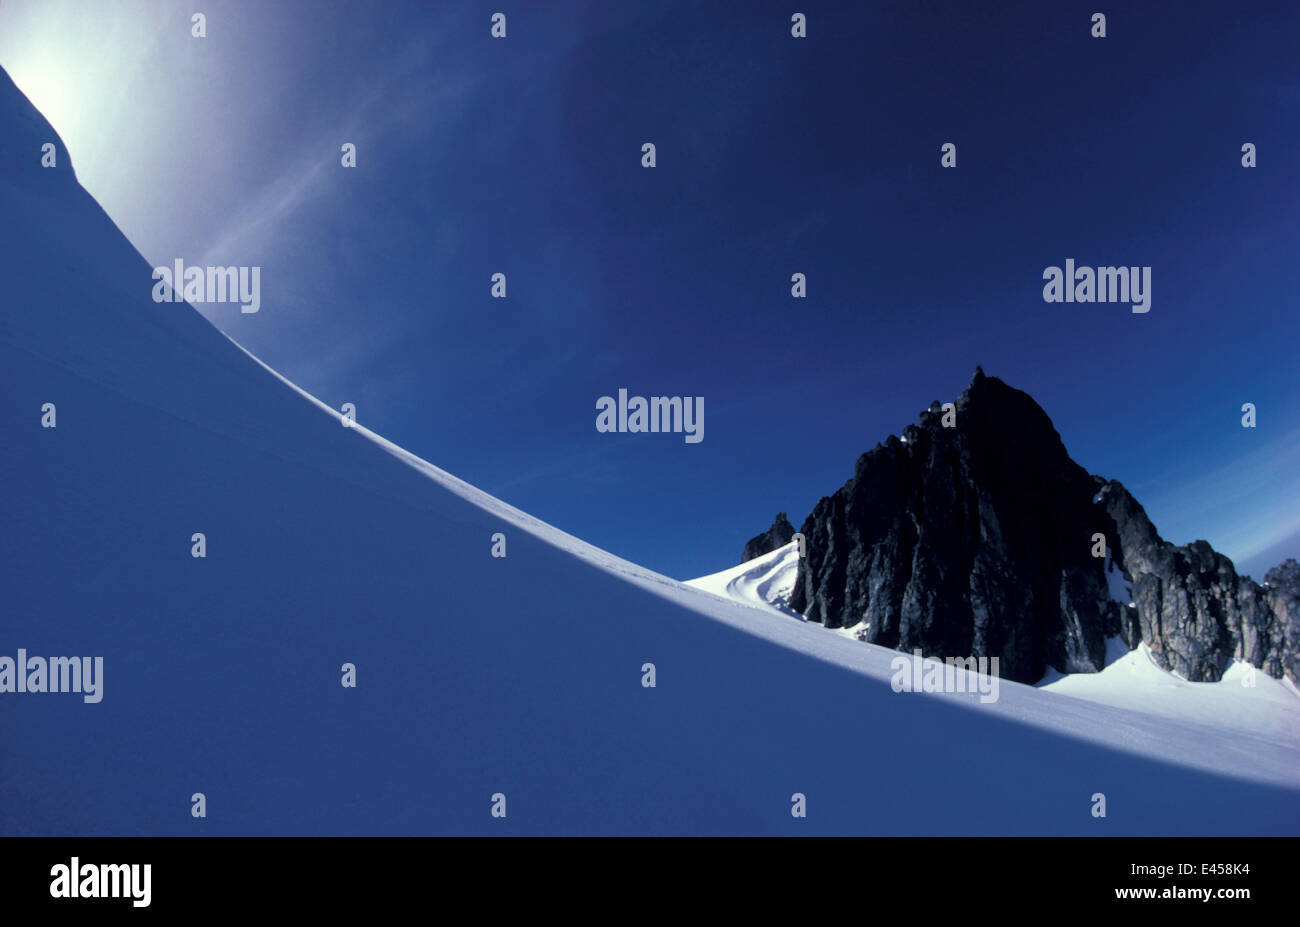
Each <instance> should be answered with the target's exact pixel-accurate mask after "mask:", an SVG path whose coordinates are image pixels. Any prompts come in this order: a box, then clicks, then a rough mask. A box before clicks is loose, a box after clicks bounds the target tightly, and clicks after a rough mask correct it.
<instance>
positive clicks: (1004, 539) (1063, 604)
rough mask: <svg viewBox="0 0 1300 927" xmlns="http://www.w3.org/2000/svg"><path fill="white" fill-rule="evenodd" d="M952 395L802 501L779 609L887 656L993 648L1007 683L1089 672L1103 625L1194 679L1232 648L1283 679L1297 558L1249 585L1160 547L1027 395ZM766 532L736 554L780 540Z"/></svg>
mask: <svg viewBox="0 0 1300 927" xmlns="http://www.w3.org/2000/svg"><path fill="white" fill-rule="evenodd" d="M954 407H955V421H954V420H953V419H954V416H952V415H948V416H946V417H945V415H944V413H943V407H942V404H941V403H938V402H935V403H932V404H931V405H930V406H929V407H928V408H927V409H926V410H925V411H923V412H922V413H921V414H920V416H919V419H918V421H917V423H915V424H912V425H909V426H907V427H906V428H905V429H904V430H903V434H902V437H901V438H898V437H892V436H891V437H890V438H889V439H887V440H886V441H885V442H883V443H882V444H878V445H877V446H876V447H875V448H873V449H871V450H870V451H867V452H866V453H865V454H863V455H862V456H861V457H859V458H858V461H857V463H856V466H855V467H854V472H853V477H852V479H850V480H849V481H848V482H846V483H845V484H844V486H842V487H841V488H840V489H839V490H838V491H837V492H835V493H834V494H833V495H831V496H827V497H825V498H823V499H821V500H820V501H819V502H818V503H817V505H816V506H815V507H814V508H813V511H812V513H811V514H809V516H808V517H807V518H806V519H805V520H804V523H803V525H802V527H801V529H800V530H801V531H802V533H803V534H804V536H805V537H806V538H807V556H806V557H805V558H803V559H802V560H801V561H800V564H799V575H798V578H797V580H796V584H795V589H794V593H793V595H792V597H791V602H790V605H791V607H793V608H794V609H796V610H797V611H799V612H801V613H803V614H804V615H805V617H807V618H809V619H810V620H813V621H817V622H821V623H822V624H825V625H826V626H827V627H849V628H855V629H857V635H858V636H859V637H860V638H861V639H863V640H866V641H871V642H873V643H877V644H881V645H884V646H888V647H895V648H897V649H899V650H903V651H910V650H912V649H913V648H917V647H919V648H920V649H921V650H922V651H924V652H925V654H926V655H927V656H938V657H948V656H962V657H965V656H990V657H991V656H997V657H999V658H1000V664H1001V671H1002V674H1003V675H1004V676H1006V677H1008V678H1011V679H1014V680H1017V681H1020V682H1037V681H1038V680H1039V679H1040V678H1042V676H1043V673H1044V672H1045V670H1046V669H1047V668H1048V667H1049V666H1050V667H1054V668H1055V669H1057V670H1060V671H1061V672H1095V671H1097V670H1100V669H1101V668H1102V666H1103V665H1104V659H1105V639H1106V638H1107V637H1110V636H1114V635H1117V634H1118V635H1122V636H1123V638H1124V640H1125V641H1126V642H1127V643H1128V644H1129V646H1131V647H1133V646H1137V644H1138V642H1139V641H1146V642H1147V643H1148V645H1149V646H1150V648H1151V650H1152V653H1153V654H1154V656H1155V658H1156V659H1157V660H1158V661H1159V662H1160V663H1161V664H1162V665H1163V666H1165V668H1167V669H1172V670H1174V671H1176V672H1178V673H1180V674H1181V675H1183V676H1185V677H1186V678H1188V679H1190V680H1193V681H1200V680H1214V679H1218V678H1219V677H1220V676H1221V675H1222V673H1223V670H1224V669H1225V668H1226V666H1227V664H1228V662H1229V661H1230V660H1231V659H1233V658H1238V659H1245V660H1248V661H1249V662H1251V663H1253V664H1254V665H1256V666H1259V667H1261V668H1263V669H1264V670H1265V671H1267V672H1269V673H1270V674H1271V675H1274V676H1281V675H1282V674H1283V673H1284V672H1286V673H1289V674H1290V675H1291V676H1292V678H1293V679H1294V678H1296V674H1297V671H1300V667H1298V666H1297V665H1296V652H1297V645H1298V644H1300V631H1298V629H1297V627H1296V623H1297V621H1300V594H1297V590H1300V577H1297V573H1300V567H1294V566H1293V567H1291V568H1289V569H1288V568H1286V567H1285V565H1284V566H1283V567H1278V568H1277V569H1276V570H1275V571H1273V572H1271V573H1270V576H1273V575H1274V574H1276V577H1277V582H1276V583H1273V582H1272V581H1271V580H1266V581H1268V582H1270V584H1271V586H1270V588H1261V587H1260V586H1258V585H1256V584H1255V583H1254V582H1253V581H1251V580H1249V579H1246V578H1239V577H1238V576H1237V575H1236V572H1235V570H1234V568H1233V565H1232V562H1231V561H1230V560H1228V559H1227V558H1226V557H1224V556H1223V555H1222V554H1218V553H1216V552H1215V551H1214V550H1213V548H1211V547H1210V545H1209V544H1207V543H1205V542H1204V541H1198V542H1196V543H1194V544H1191V545H1186V546H1183V547H1175V546H1174V545H1172V544H1169V543H1167V542H1165V541H1164V540H1163V539H1161V538H1160V536H1159V534H1158V533H1157V532H1156V529H1155V527H1154V525H1152V524H1151V522H1150V520H1149V519H1148V518H1147V516H1146V513H1145V511H1144V510H1143V509H1142V506H1141V505H1140V504H1138V502H1137V500H1136V499H1134V498H1133V497H1132V495H1131V494H1129V492H1128V491H1127V490H1126V489H1125V488H1124V487H1123V486H1122V485H1121V484H1119V483H1118V482H1115V481H1107V480H1105V479H1103V478H1101V477H1098V476H1093V475H1091V474H1089V473H1088V472H1087V471H1085V470H1084V469H1083V468H1082V467H1080V466H1079V465H1078V464H1076V463H1075V462H1074V461H1073V460H1072V459H1071V458H1070V456H1069V453H1068V452H1067V450H1066V448H1065V445H1064V443H1063V442H1062V440H1061V437H1060V435H1059V434H1058V433H1057V431H1056V428H1055V427H1054V426H1053V424H1052V421H1051V419H1050V418H1049V417H1048V415H1047V413H1046V412H1045V411H1043V409H1042V408H1041V407H1040V406H1039V405H1038V403H1036V402H1035V401H1034V400H1033V399H1032V398H1031V397H1030V396H1029V395H1028V394H1026V393H1024V392H1022V391H1020V390H1018V389H1015V388H1013V387H1011V386H1008V385H1007V384H1006V383H1004V382H1003V381H1001V380H999V379H998V378H997V377H990V376H988V375H986V374H985V373H984V371H983V370H982V369H980V368H976V370H975V375H974V377H973V378H972V380H971V383H970V386H968V387H967V389H966V390H965V391H964V392H962V394H961V395H960V396H958V397H957V399H956V400H955V402H954ZM945 422H946V424H945ZM782 520H783V519H780V518H778V524H779V523H780V522H781V521H782ZM777 527H778V525H774V526H773V528H772V529H770V530H769V532H767V533H766V534H763V535H759V536H758V537H756V538H754V539H753V540H752V541H751V542H750V544H747V545H746V547H745V557H746V559H749V558H750V557H752V556H758V555H759V554H761V553H766V552H767V551H769V550H772V549H774V548H775V547H778V546H781V544H784V543H786V542H788V541H789V539H790V537H791V536H792V531H790V532H787V531H784V530H783V531H781V532H780V533H779V534H775V535H774V534H773V533H774V532H776V530H777ZM1098 535H1100V536H1102V537H1104V539H1105V543H1104V545H1103V548H1102V556H1100V557H1098V556H1096V555H1095V554H1096V553H1097V551H1098V550H1099V547H1098V544H1097V542H1096V538H1097V536H1098ZM778 539H779V541H780V543H775V541H776V540H778ZM1112 562H1113V565H1114V569H1115V570H1117V571H1119V574H1120V575H1122V576H1123V582H1124V583H1126V584H1127V585H1129V586H1130V587H1131V589H1132V595H1131V596H1128V595H1124V596H1122V598H1123V599H1124V600H1125V601H1117V600H1116V599H1115V598H1113V593H1112V591H1111V590H1112V589H1113V588H1115V586H1114V584H1113V583H1111V582H1108V577H1107V572H1106V570H1107V566H1108V565H1109V564H1111V563H1112ZM1290 563H1292V564H1294V561H1290ZM1114 578H1115V577H1113V576H1112V579H1114ZM1130 599H1131V601H1132V602H1133V605H1132V606H1130V605H1129V602H1128V600H1130Z"/></svg>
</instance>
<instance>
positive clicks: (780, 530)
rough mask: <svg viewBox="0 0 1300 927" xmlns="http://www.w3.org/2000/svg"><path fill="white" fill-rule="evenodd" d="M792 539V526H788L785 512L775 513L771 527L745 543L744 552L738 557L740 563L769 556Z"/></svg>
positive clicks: (788, 522)
mask: <svg viewBox="0 0 1300 927" xmlns="http://www.w3.org/2000/svg"><path fill="white" fill-rule="evenodd" d="M793 537H794V525H792V524H790V520H789V519H788V518H786V515H785V512H777V513H776V521H774V522H772V527H770V528H768V529H767V530H766V531H764V532H763V533H762V534H758V535H755V536H754V537H752V538H750V539H749V540H748V541H746V542H745V550H744V553H742V554H741V555H740V562H741V563H745V562H746V561H748V560H753V559H754V558H755V557H761V556H763V555H764V554H770V553H771V552H772V551H774V550H776V549H777V548H778V547H785V545H787V544H789V543H790V539H791V538H793Z"/></svg>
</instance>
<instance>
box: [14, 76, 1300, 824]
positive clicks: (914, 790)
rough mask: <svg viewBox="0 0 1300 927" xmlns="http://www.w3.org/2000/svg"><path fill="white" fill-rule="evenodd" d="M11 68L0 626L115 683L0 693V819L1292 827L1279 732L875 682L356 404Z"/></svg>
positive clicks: (1042, 695)
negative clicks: (129, 206)
mask: <svg viewBox="0 0 1300 927" xmlns="http://www.w3.org/2000/svg"><path fill="white" fill-rule="evenodd" d="M15 93H16V91H15V90H14V88H13V87H12V85H11V84H10V82H9V81H8V78H7V76H4V75H3V74H0V223H3V227H4V229H5V247H4V248H3V250H2V251H0V275H2V276H0V280H2V281H3V283H2V284H0V429H2V432H0V433H2V434H3V438H2V439H0V440H2V442H3V443H2V445H0V447H2V450H0V485H2V486H3V491H2V492H0V654H15V653H16V651H17V649H18V648H25V649H27V650H28V651H29V652H30V653H33V654H43V655H47V656H55V655H60V656H61V655H94V656H102V657H103V660H104V684H103V692H104V695H103V701H102V702H100V703H99V704H93V705H92V704H85V703H83V701H82V700H81V698H80V697H79V696H75V695H55V694H16V693H5V694H0V833H3V834H135V833H146V834H283V833H288V834H522V833H528V834H628V833H656V834H749V833H756V834H937V833H945V834H1034V833H1047V834H1178V833H1198V834H1211V833H1224V834H1234V833H1246V834H1287V833H1294V832H1295V831H1296V822H1297V816H1298V812H1300V775H1298V774H1297V770H1298V769H1300V762H1298V761H1300V750H1298V749H1297V747H1296V745H1295V743H1294V742H1277V743H1267V744H1265V743H1257V742H1253V741H1252V742H1247V741H1246V740H1244V739H1243V738H1240V737H1235V736H1229V735H1227V734H1224V733H1223V732H1218V731H1214V730H1209V731H1208V732H1207V733H1205V734H1204V736H1202V737H1200V738H1199V739H1198V740H1193V739H1192V738H1191V737H1190V736H1187V733H1186V730H1185V729H1183V728H1179V727H1176V726H1175V725H1173V724H1172V723H1171V722H1169V721H1168V720H1167V719H1162V718H1154V717H1152V716H1151V715H1149V714H1145V713H1141V712H1134V711H1131V710H1128V709H1125V708H1121V707H1113V706H1105V705H1099V704H1095V703H1090V702H1087V701H1083V700H1080V699H1076V698H1069V697H1065V696H1060V695H1056V694H1054V693H1052V692H1044V691H1041V690H1036V689H1034V688H1032V687H1026V686H1014V685H1012V684H1009V683H1004V684H1003V686H1002V690H1001V698H1000V699H999V701H998V702H996V703H993V704H990V705H983V706H981V705H978V704H977V702H976V701H975V699H974V698H973V697H971V696H962V695H948V696H929V695H923V694H907V693H903V694H900V693H895V692H893V691H892V689H891V688H890V685H889V678H890V675H891V671H890V667H889V660H890V659H891V657H892V656H893V654H892V652H889V651H883V650H881V649H879V648H874V647H869V646H863V645H861V644H858V643H855V642H852V641H847V640H843V639H840V638H839V637H837V636H835V635H829V634H826V633H825V632H824V631H823V630H821V629H820V628H816V627H810V626H807V625H805V624H803V623H802V622H798V621H793V620H791V619H790V617H789V616H787V615H783V614H779V613H777V612H775V611H773V610H771V609H769V608H765V607H756V606H755V605H753V604H752V602H750V603H748V604H743V603H741V602H735V601H728V600H724V599H722V598H719V597H718V596H716V595H712V594H710V593H708V592H706V591H703V590H701V589H699V588H694V587H692V586H688V585H685V584H682V583H679V582H676V581H674V580H671V579H668V578H667V577H664V576H661V575H658V574H656V573H653V572H651V571H649V570H646V569H644V568H641V567H639V566H636V565H635V564H632V563H628V562H627V561H624V560H621V559H620V558H618V557H616V556H614V555H612V554H610V553H607V552H605V551H601V550H599V549H597V548H594V547H592V546H591V545H589V544H586V543H584V542H582V541H580V540H578V539H576V538H574V537H572V536H570V535H567V534H565V533H563V532H561V531H559V530H557V529H555V528H552V527H551V526H549V525H546V524H544V523H542V522H540V521H538V520H536V519H534V518H531V517H530V516H528V515H526V514H525V513H523V512H520V511H518V510H517V509H514V508H513V507H511V506H509V505H507V504H505V503H504V502H501V501H499V500H497V499H494V498H492V497H490V496H488V495H486V494H484V493H482V492H480V491H479V490H476V489H475V488H473V487H472V486H470V485H468V484H467V483H465V482H463V481H461V480H458V479H456V478H455V477H453V476H451V475H450V474H447V473H445V472H443V471H441V470H439V469H438V468H437V467H434V466H433V465H431V464H429V463H427V462H425V461H422V460H420V459H418V458H416V457H414V456H413V455H411V454H409V453H407V452H406V451H403V450H402V449H401V448H399V447H397V446H395V445H393V444H391V443H389V442H387V441H385V440H384V439H382V438H381V437H379V436H378V435H375V434H373V433H371V432H370V431H368V430H367V429H365V428H364V427H356V428H345V427H342V425H341V423H340V418H339V415H338V414H337V413H336V412H334V411H332V410H330V409H328V408H327V407H325V406H324V405H322V404H321V403H319V402H316V401H315V400H313V399H312V398H311V397H309V396H306V395H305V394H303V393H302V392H301V391H299V390H297V389H295V388H293V387H292V386H291V385H290V384H288V383H287V382H286V381H284V380H283V379H282V378H280V377H278V376H277V375H276V374H274V373H273V372H272V371H270V370H269V369H267V368H266V367H265V366H263V365H261V364H260V363H258V362H257V361H256V360H255V359H253V358H252V357H251V356H249V355H248V354H246V353H245V352H243V351H242V350H241V349H239V348H238V347H237V346H236V345H234V344H233V343H232V342H231V341H229V340H228V339H227V338H225V337H223V336H222V335H221V334H220V333H219V332H218V331H217V330H216V329H215V328H213V327H212V326H211V325H209V324H208V323H207V322H206V321H205V320H204V319H203V318H202V317H201V316H200V315H199V314H198V313H196V312H194V311H193V310H192V309H190V308H189V307H187V306H184V305H173V304H167V303H162V304H157V303H154V302H153V301H152V299H151V297H150V293H151V289H152V280H151V277H150V268H149V267H148V265H147V264H146V263H145V261H144V260H143V259H142V258H141V257H140V256H139V254H138V253H136V252H135V250H134V249H133V248H132V247H131V245H130V244H129V243H128V242H127V241H126V240H125V238H123V236H122V235H121V234H120V233H119V232H118V231H117V229H116V228H115V227H114V226H113V225H112V223H111V221H110V220H109V219H108V217H107V216H106V215H104V213H103V212H102V210H100V209H99V207H98V206H97V205H96V204H95V203H94V202H93V200H92V199H91V198H90V197H89V196H88V195H87V194H86V193H85V192H84V191H83V190H81V189H80V187H78V186H77V185H76V183H75V178H74V177H73V176H72V174H71V173H70V172H69V171H66V170H59V171H53V170H48V171H43V170H41V169H40V168H39V164H38V158H39V148H40V143H41V142H42V141H44V140H46V139H47V138H55V136H54V133H53V131H52V130H50V129H49V128H48V126H46V125H45V124H44V122H43V120H40V119H39V117H33V116H32V113H31V111H30V106H29V105H28V104H27V103H26V101H25V99H22V98H21V97H15ZM33 126H35V128H33ZM59 149H60V152H61V155H62V156H63V157H64V158H66V152H63V149H62V145H61V144H60V145H59ZM28 152H35V154H32V155H31V156H30V157H29V156H28V154H27V153H28ZM232 311H238V310H237V309H235V308H233V307H232ZM263 311H264V312H266V311H270V310H269V308H268V307H266V306H265V305H264V308H263ZM379 312H380V309H379V308H376V307H374V306H371V307H367V308H366V312H365V316H366V320H367V321H366V324H370V323H371V322H372V321H373V320H374V318H375V317H376V315H377V314H378V313H379ZM44 403H54V404H55V405H56V407H57V416H58V418H57V427H56V428H52V429H46V428H42V427H41V426H40V419H41V408H42V405H43V404H44ZM686 517H687V515H686V514H685V513H684V514H683V518H686ZM194 532H203V533H204V534H205V535H206V538H207V557H206V558H204V559H196V558H193V557H192V556H191V555H190V549H191V536H192V534H193V533H194ZM496 532H503V533H504V534H505V535H506V537H507V541H508V556H507V557H505V558H504V559H498V558H493V557H492V556H491V548H492V540H491V539H492V535H493V534H494V533H496ZM762 582H763V580H762V579H761V578H760V579H759V580H758V581H757V584H756V585H755V586H754V594H755V595H757V594H759V591H760V589H759V587H760V586H761V583H762ZM743 585H744V584H743V583H742V584H741V586H743ZM647 662H653V663H654V665H655V669H656V673H657V685H656V686H655V687H654V688H645V687H643V686H642V677H643V665H644V664H645V663H647ZM344 663H353V664H355V666H356V672H357V686H356V688H344V687H342V686H341V685H340V676H341V673H340V668H341V666H342V664H344ZM1098 791H1101V792H1105V793H1106V795H1107V797H1108V807H1109V815H1108V817H1106V818H1104V819H1097V818H1093V817H1092V816H1091V814H1090V809H1091V802H1090V796H1091V795H1092V794H1093V793H1095V792H1098ZM198 792H202V793H203V794H204V796H205V797H206V803H207V816H206V817H205V818H201V819H199V818H194V817H193V816H192V815H191V813H190V812H191V797H192V795H193V794H194V793H198ZM795 792H800V793H803V794H804V795H806V796H807V807H808V816H807V818H805V819H796V818H793V817H792V816H791V814H790V808H791V796H792V794H793V793H795ZM494 793H504V795H505V796H506V798H507V803H508V804H507V808H508V813H507V817H505V818H504V819H502V818H494V817H493V816H492V815H491V813H490V810H491V807H492V796H493V794H494ZM1207 796H1213V800H1212V801H1207V800H1206V797H1207Z"/></svg>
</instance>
